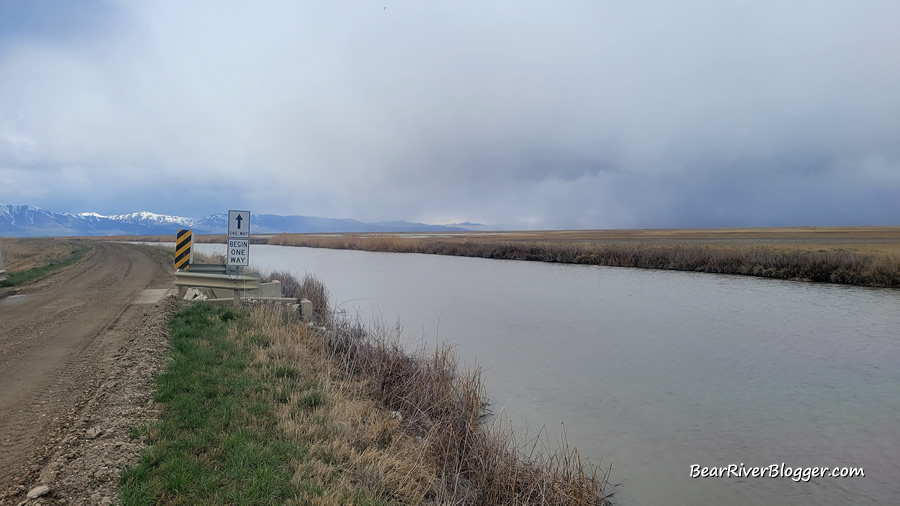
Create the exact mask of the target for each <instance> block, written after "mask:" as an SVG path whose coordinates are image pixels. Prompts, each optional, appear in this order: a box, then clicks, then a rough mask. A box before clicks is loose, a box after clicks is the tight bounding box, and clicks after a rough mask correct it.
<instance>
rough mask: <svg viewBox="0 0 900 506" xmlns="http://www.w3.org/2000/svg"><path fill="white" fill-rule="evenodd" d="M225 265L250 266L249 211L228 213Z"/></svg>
mask: <svg viewBox="0 0 900 506" xmlns="http://www.w3.org/2000/svg"><path fill="white" fill-rule="evenodd" d="M225 254H226V258H227V259H228V261H227V262H226V265H242V266H247V265H250V211H228V250H227V251H226V252H225Z"/></svg>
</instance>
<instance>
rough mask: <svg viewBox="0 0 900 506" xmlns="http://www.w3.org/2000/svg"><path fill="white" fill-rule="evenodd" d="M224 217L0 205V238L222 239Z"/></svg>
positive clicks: (260, 230)
mask: <svg viewBox="0 0 900 506" xmlns="http://www.w3.org/2000/svg"><path fill="white" fill-rule="evenodd" d="M227 219H228V216H227V214H226V213H220V214H213V215H210V216H205V217H203V218H184V217H181V216H169V215H165V214H156V213H150V212H147V211H140V212H136V213H131V214H116V215H111V216H104V215H101V214H97V213H92V212H86V213H78V214H69V213H54V212H52V211H47V210H44V209H40V208H38V207H31V206H14V205H5V204H0V236H6V237H36V236H45V237H56V236H73V235H76V236H87V235H166V234H175V233H176V232H177V231H178V229H182V228H189V229H191V230H193V231H194V233H197V234H225V233H226V232H227V229H228V227H227V223H226V222H227ZM482 227H483V225H479V224H476V223H466V224H460V225H452V226H444V225H427V224H424V223H411V222H408V221H380V222H376V223H366V222H362V221H357V220H348V219H336V218H318V217H315V216H279V215H277V214H254V215H252V216H251V223H250V231H251V232H252V233H253V234H276V233H281V232H294V233H344V232H383V233H389V232H458V231H466V230H480V229H481V228H482Z"/></svg>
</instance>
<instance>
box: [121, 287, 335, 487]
mask: <svg viewBox="0 0 900 506" xmlns="http://www.w3.org/2000/svg"><path fill="white" fill-rule="evenodd" d="M245 323H246V314H245V312H242V311H235V310H233V309H226V308H221V307H213V306H210V305H207V304H200V305H195V306H192V307H190V308H189V309H186V310H184V311H182V312H180V313H178V314H177V315H176V316H175V318H174V319H173V321H172V325H171V334H172V338H171V339H172V357H173V362H172V363H171V365H170V366H169V368H168V369H167V370H166V371H165V372H164V373H163V374H161V375H160V376H159V378H158V379H157V387H158V393H157V397H156V400H157V401H158V402H160V403H163V405H164V406H165V407H164V409H163V412H162V415H161V416H160V420H159V421H158V422H157V423H156V424H153V425H151V426H150V427H149V428H146V429H140V430H137V431H135V432H133V434H134V435H135V436H142V437H146V438H147V439H148V441H149V443H150V445H151V446H150V448H149V449H148V451H146V452H145V454H144V455H143V456H142V458H141V461H140V463H139V464H138V465H137V466H136V467H133V468H131V469H128V470H126V471H125V473H124V474H123V476H122V486H121V488H120V497H121V499H122V502H123V503H124V504H158V503H164V504H284V503H285V502H296V501H298V498H300V497H308V496H309V495H310V494H312V495H317V493H316V492H317V491H316V490H315V487H313V486H311V485H309V484H304V483H296V484H294V483H291V478H292V477H293V475H294V470H295V469H296V466H297V464H298V463H299V462H301V461H303V460H304V459H305V456H306V448H305V447H304V445H303V444H302V443H298V442H297V441H288V440H285V439H283V438H282V437H280V436H279V433H278V431H277V427H276V425H277V422H276V419H275V417H274V415H273V410H274V407H273V401H272V399H274V398H277V397H278V393H277V392H271V391H270V390H271V389H272V388H273V386H271V385H268V384H266V383H264V382H263V381H261V380H260V379H259V378H258V375H256V374H254V373H253V370H252V369H253V367H252V366H251V361H252V352H251V348H250V346H251V345H250V344H249V343H242V342H240V341H238V340H234V339H229V337H228V327H229V326H230V325H238V326H240V325H244V324H245ZM281 374H290V373H288V372H287V371H283V372H281ZM318 492H319V493H321V491H318Z"/></svg>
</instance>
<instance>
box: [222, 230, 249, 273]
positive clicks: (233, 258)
mask: <svg viewBox="0 0 900 506" xmlns="http://www.w3.org/2000/svg"><path fill="white" fill-rule="evenodd" d="M225 253H226V258H227V259H228V262H227V263H226V264H225V265H243V266H247V265H250V239H232V238H231V237H229V238H228V250H227V251H226V252H225Z"/></svg>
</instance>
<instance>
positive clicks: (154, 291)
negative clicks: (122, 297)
mask: <svg viewBox="0 0 900 506" xmlns="http://www.w3.org/2000/svg"><path fill="white" fill-rule="evenodd" d="M169 292H174V290H173V289H171V288H147V289H146V290H143V291H142V292H141V293H139V294H138V296H137V298H136V299H135V300H134V303H135V304H156V303H157V302H159V301H160V300H162V298H163V297H165V296H166V294H168V293H169Z"/></svg>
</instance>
